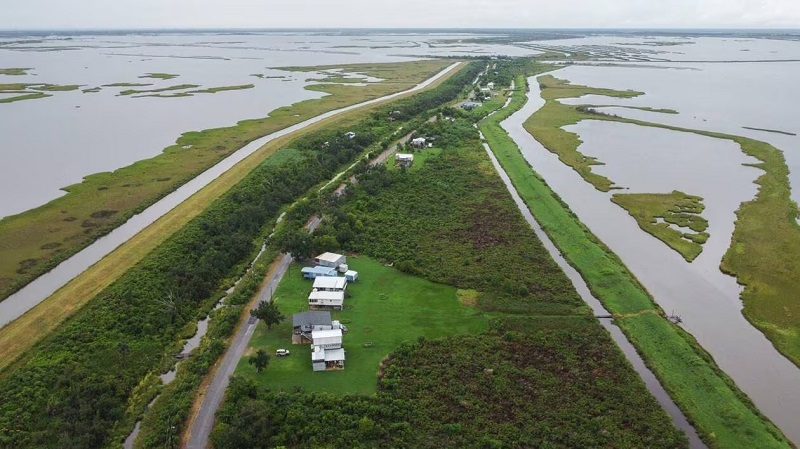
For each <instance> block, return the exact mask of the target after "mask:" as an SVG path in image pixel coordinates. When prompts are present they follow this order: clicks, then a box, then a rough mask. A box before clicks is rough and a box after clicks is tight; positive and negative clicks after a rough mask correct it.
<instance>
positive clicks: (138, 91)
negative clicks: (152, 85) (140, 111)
mask: <svg viewBox="0 0 800 449" xmlns="http://www.w3.org/2000/svg"><path fill="white" fill-rule="evenodd" d="M195 87H200V86H199V85H198V84H176V85H174V86H167V87H161V88H158V89H126V90H122V91H120V92H119V95H123V96H124V95H137V94H149V93H159V92H169V91H173V90H185V89H194V88H195Z"/></svg>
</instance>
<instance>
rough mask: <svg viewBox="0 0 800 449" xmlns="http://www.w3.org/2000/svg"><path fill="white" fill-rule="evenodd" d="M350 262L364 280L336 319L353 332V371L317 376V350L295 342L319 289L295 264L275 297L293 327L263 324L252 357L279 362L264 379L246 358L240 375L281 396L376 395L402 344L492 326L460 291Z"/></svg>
mask: <svg viewBox="0 0 800 449" xmlns="http://www.w3.org/2000/svg"><path fill="white" fill-rule="evenodd" d="M347 262H348V265H349V266H350V268H351V269H353V270H356V271H358V273H359V279H358V281H357V282H355V283H350V284H348V286H347V291H348V292H350V293H351V294H352V297H351V298H347V299H345V309H344V310H343V311H341V312H338V311H337V312H334V313H333V319H338V320H341V321H342V323H344V324H345V325H346V326H347V327H348V330H349V332H348V333H347V334H345V336H344V339H343V341H344V344H343V347H344V348H345V351H346V357H347V360H346V362H345V369H344V370H342V371H330V372H316V373H315V372H313V371H312V370H311V349H310V345H307V344H304V345H292V343H291V341H292V314H294V313H298V312H303V311H306V310H308V294H309V292H310V291H311V285H312V281H310V280H307V279H303V278H302V275H301V273H300V268H301V266H300V265H298V264H293V265H292V266H291V267H290V269H289V271H288V272H287V273H286V276H285V277H284V278H283V281H281V283H280V285H279V286H278V288H277V289H276V291H275V296H274V297H275V303H276V304H277V305H278V307H279V308H280V310H281V312H282V313H283V314H284V315H286V318H287V319H286V321H284V322H283V323H281V324H280V325H278V326H275V327H273V328H272V331H267V328H266V326H265V325H264V324H263V323H260V324H259V325H258V327H257V328H256V332H255V334H254V336H253V339H252V340H251V341H250V347H249V348H248V351H247V353H248V354H251V353H253V352H255V351H256V350H258V349H265V350H266V351H267V352H268V353H269V354H270V356H271V357H272V359H271V360H270V365H269V367H268V368H267V369H266V370H265V371H264V372H262V373H261V374H257V373H256V370H255V368H254V367H253V366H252V365H250V364H249V363H248V357H244V358H243V359H242V360H241V362H240V363H239V366H238V368H237V370H236V373H237V374H239V375H243V376H246V377H249V378H251V379H253V380H254V381H256V382H257V383H258V384H259V385H261V386H264V387H269V388H270V389H271V390H273V391H275V390H285V391H294V388H295V387H296V386H299V387H302V388H303V390H304V391H307V392H323V391H327V392H330V393H333V394H336V395H346V394H369V393H374V392H375V391H376V386H377V380H378V378H377V373H378V365H379V364H380V362H381V360H382V359H383V358H384V357H386V356H387V355H388V354H389V353H390V352H392V351H393V350H394V349H395V348H397V347H398V346H399V345H400V344H401V343H402V342H404V341H415V340H416V339H417V338H418V337H423V336H424V337H426V338H437V337H443V336H446V335H456V334H477V333H480V332H482V331H484V330H485V329H486V327H487V318H486V317H485V316H484V314H483V313H481V312H480V311H478V310H476V309H473V308H469V307H466V306H463V305H461V304H460V303H459V300H458V296H457V294H456V289H455V288H454V287H450V286H446V285H442V284H435V283H433V282H430V281H427V280H424V279H421V278H417V277H414V276H410V275H407V274H404V273H401V272H400V271H397V270H395V269H393V268H389V267H386V266H384V265H382V264H380V263H379V262H377V261H375V260H373V259H370V258H368V257H365V256H361V257H350V258H348V260H347ZM365 343H366V344H368V347H365ZM370 344H371V346H369V345H370ZM278 348H285V349H289V350H290V351H291V353H292V354H291V355H290V356H288V357H280V358H279V357H275V356H274V354H275V350H276V349H278Z"/></svg>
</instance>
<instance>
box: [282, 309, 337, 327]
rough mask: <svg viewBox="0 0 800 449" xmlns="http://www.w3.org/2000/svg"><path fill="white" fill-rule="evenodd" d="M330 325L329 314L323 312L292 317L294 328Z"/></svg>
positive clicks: (316, 311) (315, 311)
mask: <svg viewBox="0 0 800 449" xmlns="http://www.w3.org/2000/svg"><path fill="white" fill-rule="evenodd" d="M331 324H332V320H331V313H330V312H327V311H324V310H312V311H309V312H303V313H295V314H294V315H292V325H293V326H294V327H302V326H330V325H331Z"/></svg>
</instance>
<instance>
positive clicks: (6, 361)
mask: <svg viewBox="0 0 800 449" xmlns="http://www.w3.org/2000/svg"><path fill="white" fill-rule="evenodd" d="M456 72H457V70H454V71H453V72H451V73H449V74H448V75H447V76H444V77H442V78H441V79H439V80H437V81H436V82H435V83H433V84H432V85H430V86H429V87H428V88H427V89H433V88H435V87H436V86H438V85H439V84H441V83H442V82H444V81H445V80H447V79H448V78H449V77H450V76H451V75H452V74H454V73H456ZM409 95H412V94H409ZM381 104H382V103H379V104H376V105H370V106H368V107H365V108H363V109H362V108H359V109H357V110H354V111H348V112H346V113H343V114H340V115H338V116H335V117H331V118H328V119H325V120H322V121H320V122H318V123H315V124H313V125H310V126H308V127H306V128H303V129H302V130H299V131H296V132H294V133H291V134H289V135H287V136H284V137H281V138H279V139H276V140H274V141H272V142H270V143H268V144H266V145H264V146H263V147H261V148H260V149H259V150H258V151H256V152H255V153H253V154H251V155H250V156H248V157H247V158H246V159H244V160H243V161H241V162H240V163H239V164H237V165H236V166H234V167H233V168H231V169H230V170H228V171H227V172H225V173H224V174H223V175H221V176H220V177H219V178H217V179H216V180H214V181H213V182H212V183H210V184H209V185H207V186H206V187H204V188H203V189H202V190H200V191H199V192H197V193H196V194H194V195H192V197H190V198H189V199H188V200H186V201H184V202H183V203H181V204H180V205H179V206H178V207H176V208H175V209H173V210H172V211H170V212H169V213H167V214H166V215H164V216H163V217H161V218H160V219H158V220H157V221H156V222H155V223H153V224H152V225H150V226H148V227H147V228H145V229H144V230H143V231H141V232H140V233H139V234H137V235H136V236H134V237H133V238H132V239H130V240H128V241H127V242H125V243H124V244H122V245H121V246H120V247H119V248H117V249H116V250H114V251H113V252H112V253H110V254H109V255H108V256H106V257H105V258H103V259H102V260H101V261H100V262H98V263H96V264H94V265H93V266H92V267H90V268H89V269H88V270H86V271H85V272H83V273H81V274H80V275H79V276H77V277H76V278H75V279H73V280H72V281H70V282H69V283H68V284H67V285H65V286H64V287H62V288H61V289H59V290H58V291H57V292H56V293H54V294H53V295H52V296H50V297H49V298H47V299H46V300H45V301H43V302H42V303H41V304H39V305H37V306H36V307H34V308H33V309H31V310H29V311H28V312H27V313H25V314H24V315H23V316H21V317H20V318H18V319H16V320H14V321H13V322H11V323H9V324H8V325H6V326H4V327H3V328H2V329H0V371H2V372H6V367H8V366H9V365H11V364H12V363H20V362H21V361H22V360H23V359H24V357H23V359H21V358H20V357H21V356H22V355H23V354H24V353H25V352H26V351H27V350H28V349H29V348H30V347H32V346H33V345H34V344H35V343H36V342H37V341H39V340H40V339H41V338H43V337H45V336H46V335H47V334H49V333H50V332H51V331H52V330H53V329H54V328H55V327H56V326H58V325H59V324H60V323H61V322H63V321H64V320H65V319H66V318H67V317H69V316H70V315H71V314H72V313H73V312H75V311H76V310H78V309H80V308H81V307H82V306H83V305H84V304H86V302H88V301H89V300H90V299H92V298H93V297H94V296H95V295H96V294H97V293H99V292H100V291H102V290H103V289H105V288H106V287H108V286H109V285H111V284H112V283H113V282H114V281H115V280H117V279H118V278H119V277H120V276H121V275H122V274H124V273H125V272H126V271H128V270H129V269H130V268H131V267H133V266H134V265H136V264H137V263H138V262H139V261H141V260H142V259H143V258H144V257H145V256H146V255H147V254H148V253H149V252H150V251H152V250H153V249H154V248H156V247H157V246H158V245H160V244H161V243H163V242H164V241H165V240H167V239H168V238H169V237H170V236H171V235H172V234H173V233H175V232H176V231H178V230H179V229H181V228H182V227H183V226H185V225H186V223H188V222H189V221H190V220H191V219H193V218H194V217H196V216H197V215H199V214H200V213H201V212H202V211H203V210H205V208H206V207H207V206H208V204H211V202H213V201H214V200H216V199H217V198H219V197H220V196H222V195H223V194H224V193H225V192H227V191H228V190H229V189H230V188H231V187H233V186H234V185H236V184H237V183H238V182H239V181H240V180H242V179H243V178H244V177H245V176H246V175H247V174H248V173H249V172H250V171H252V170H253V169H254V168H255V167H257V166H258V165H259V164H261V163H262V162H263V161H264V160H265V159H267V158H268V157H270V156H271V155H273V154H274V153H275V152H276V151H277V150H278V149H280V148H282V147H283V146H285V145H286V144H287V143H288V142H290V141H291V140H293V139H295V138H297V137H298V136H300V135H303V134H306V133H309V132H313V131H316V130H319V129H322V128H324V127H326V126H331V125H332V124H342V125H345V126H346V124H350V123H356V122H358V121H360V120H363V119H364V118H365V117H367V116H368V114H369V113H370V111H372V110H373V109H376V108H378V107H380V106H381ZM3 224H4V221H0V229H2V225H3ZM0 250H1V249H0ZM0 252H1V251H0Z"/></svg>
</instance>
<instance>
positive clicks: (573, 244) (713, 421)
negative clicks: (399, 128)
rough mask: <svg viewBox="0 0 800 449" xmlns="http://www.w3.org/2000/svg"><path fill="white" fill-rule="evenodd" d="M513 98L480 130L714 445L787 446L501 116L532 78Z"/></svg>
mask: <svg viewBox="0 0 800 449" xmlns="http://www.w3.org/2000/svg"><path fill="white" fill-rule="evenodd" d="M518 83H519V84H518V88H519V89H520V90H519V92H520V93H519V94H518V95H516V96H515V97H514V100H512V103H511V106H510V107H509V108H507V109H505V110H503V111H501V112H500V113H498V114H495V115H494V116H492V117H490V118H488V119H486V120H485V121H483V122H482V123H481V126H480V128H481V130H482V131H483V133H484V135H485V136H486V139H487V141H488V142H489V145H490V146H491V148H492V151H493V152H494V154H495V156H496V157H497V158H498V160H499V161H500V163H501V165H502V166H503V168H504V169H505V170H506V172H507V173H508V175H509V177H510V178H511V180H512V181H513V183H514V186H515V188H516V189H517V191H518V192H519V194H520V196H521V197H522V198H523V199H524V200H525V203H526V204H527V205H528V208H529V209H530V210H531V212H532V213H533V215H534V216H535V217H536V219H537V220H538V221H539V223H540V224H541V225H542V227H543V228H544V229H545V231H546V232H547V234H548V235H549V236H550V238H551V239H552V240H553V242H554V243H555V244H556V246H557V247H558V248H559V250H560V251H561V253H562V254H563V255H564V257H566V259H567V260H568V261H569V262H570V264H571V265H573V266H574V267H575V268H576V269H577V270H578V271H579V272H580V273H581V275H582V276H583V278H584V279H585V280H586V282H587V284H588V285H589V288H590V289H591V290H592V292H593V293H594V295H595V296H596V297H597V298H598V299H600V301H602V302H603V305H604V306H605V307H606V309H608V310H609V311H610V312H612V313H613V314H614V315H615V317H616V319H615V321H616V323H617V324H618V325H619V327H620V328H621V329H622V330H623V332H625V334H626V336H627V337H628V339H629V340H630V341H631V343H633V345H634V346H635V347H636V348H637V350H638V352H639V353H640V354H641V355H642V357H643V358H644V359H645V361H646V363H647V364H648V366H650V368H651V369H652V370H653V372H654V373H655V374H656V376H658V378H659V379H660V381H661V383H662V385H664V387H665V388H666V390H667V391H668V392H669V393H670V395H671V396H672V398H673V399H674V400H675V402H676V403H677V404H678V406H679V407H680V408H681V409H682V410H683V412H684V413H685V414H686V416H687V417H688V418H689V419H690V420H691V421H692V423H693V424H694V426H695V429H696V430H697V432H698V434H699V435H700V436H701V438H703V440H704V441H705V442H706V444H708V445H709V446H711V447H714V448H743V449H745V448H753V447H759V448H788V447H791V445H790V443H789V442H788V441H787V440H786V438H785V437H784V436H783V435H782V434H781V432H780V430H779V429H777V428H776V427H775V426H774V425H773V424H772V423H771V422H769V420H768V419H767V418H765V417H764V416H763V415H761V414H760V413H759V412H758V410H757V409H756V408H755V406H754V405H753V404H752V403H751V402H750V400H749V399H748V398H747V397H746V396H745V395H744V394H743V393H742V392H741V391H740V390H739V389H738V388H737V387H736V386H735V384H734V383H733V382H732V381H731V380H730V379H729V378H728V377H727V376H726V375H725V374H724V373H723V372H722V371H721V370H720V369H719V368H718V367H717V366H716V364H715V363H714V361H713V360H712V359H711V357H710V356H709V355H708V354H707V353H705V351H703V349H702V348H700V346H699V345H698V344H697V343H696V342H695V341H694V339H693V338H692V337H691V336H690V335H688V334H686V333H685V332H683V331H682V330H681V329H680V328H679V327H677V326H675V325H672V324H671V323H670V322H669V321H668V320H667V319H666V318H664V317H663V313H662V311H661V310H660V309H659V308H658V307H657V306H656V305H655V304H654V303H653V302H652V300H651V298H650V297H649V295H648V294H647V292H646V291H645V290H644V288H643V287H642V286H641V285H640V284H639V283H638V281H637V280H636V279H635V278H634V277H633V275H631V274H630V272H629V271H628V270H627V268H625V266H624V264H623V263H622V262H621V261H620V260H619V258H617V257H616V255H614V254H613V253H612V252H611V251H610V250H609V249H608V248H607V247H606V246H605V245H604V244H603V243H602V242H600V241H599V240H598V239H597V238H596V237H595V236H594V235H593V234H592V233H591V232H590V231H589V230H588V229H587V228H586V227H585V226H583V224H581V223H580V221H579V220H578V219H577V217H576V216H575V215H574V214H573V213H572V212H571V211H570V210H569V208H568V206H567V205H566V204H564V203H563V202H562V201H561V200H560V199H559V198H558V196H557V195H556V194H554V193H553V191H552V190H550V188H549V187H548V186H547V184H546V183H545V182H544V181H543V180H542V179H541V178H540V177H539V175H537V174H536V172H535V171H534V170H533V169H532V168H531V167H530V166H529V165H528V164H527V162H526V161H525V159H524V158H523V156H522V154H521V153H520V151H519V148H518V147H517V145H516V144H515V143H514V141H513V140H512V139H511V138H510V137H509V136H508V134H507V133H506V132H505V131H504V130H503V129H502V128H500V126H499V123H500V122H501V121H502V120H503V119H505V118H506V117H508V116H509V115H511V114H512V113H513V112H515V111H517V110H519V109H520V108H521V107H522V105H523V104H524V103H525V101H526V99H525V97H524V96H523V95H522V92H525V91H524V88H525V87H524V86H525V80H524V79H523V78H522V77H520V78H519V81H518Z"/></svg>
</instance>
